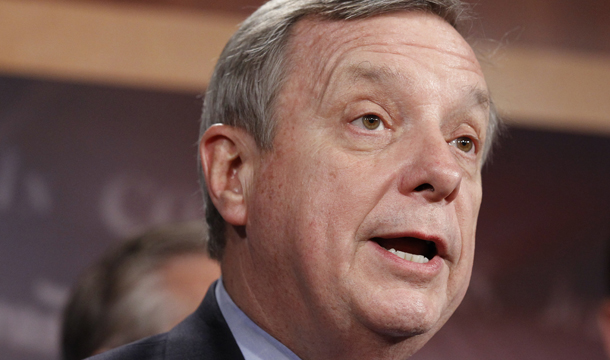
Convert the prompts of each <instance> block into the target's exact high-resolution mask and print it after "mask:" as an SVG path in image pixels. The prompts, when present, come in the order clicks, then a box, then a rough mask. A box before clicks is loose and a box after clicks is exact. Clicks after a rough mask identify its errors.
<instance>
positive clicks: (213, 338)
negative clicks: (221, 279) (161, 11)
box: [165, 281, 244, 360]
mask: <svg viewBox="0 0 610 360" xmlns="http://www.w3.org/2000/svg"><path fill="white" fill-rule="evenodd" d="M217 282H218V281H216V282H214V283H213V284H212V285H211V286H210V288H209V289H208V292H207V294H206V295H205V298H204V299H203V302H202V303H201V305H199V308H198V309H197V310H196V311H195V312H194V313H193V314H191V315H190V316H189V317H187V318H186V319H185V320H184V321H183V322H182V323H180V324H179V325H178V326H176V327H175V328H174V329H172V330H171V331H170V332H169V334H168V340H167V348H166V353H165V360H195V359H196V360H208V359H209V360H215V359H219V360H244V357H243V355H242V354H241V352H240V351H239V347H238V346H237V343H236V342H235V338H233V334H231V331H230V330H229V326H228V325H227V322H226V321H225V319H224V317H223V316H222V313H221V312H220V308H219V307H218V302H217V301H216V292H215V289H216V284H217Z"/></svg>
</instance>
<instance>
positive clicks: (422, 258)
mask: <svg viewBox="0 0 610 360" xmlns="http://www.w3.org/2000/svg"><path fill="white" fill-rule="evenodd" d="M388 251H389V252H391V253H392V254H394V255H396V256H398V257H399V258H402V259H405V260H409V261H412V262H416V263H420V264H425V263H427V262H428V261H430V260H428V258H426V257H425V256H423V255H415V254H410V253H407V252H402V251H400V250H396V249H390V250H388Z"/></svg>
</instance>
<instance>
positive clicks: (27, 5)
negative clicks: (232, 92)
mask: <svg viewBox="0 0 610 360" xmlns="http://www.w3.org/2000/svg"><path fill="white" fill-rule="evenodd" d="M240 20H241V18H240V17H238V16H230V15H228V14H223V15H218V14H210V13H200V12H185V11H176V10H170V9H162V8H156V9H153V8H146V7H137V6H136V7H134V6H124V5H112V4H111V5H106V4H97V3H86V4H84V3H72V2H68V3H63V2H37V1H0V49H2V51H0V70H1V71H3V72H8V73H15V74H29V75H36V76H43V77H54V78H63V79H72V80H84V81H95V82H103V83H114V84H125V85H135V86H151V87H158V88H170V89H179V90H188V91H193V90H194V91H201V90H202V89H203V88H204V87H205V84H206V83H207V79H208V78H209V75H210V74H211V72H212V69H213V65H214V63H215V58H216V57H217V56H218V54H219V53H220V51H221V50H222V47H223V46H224V44H225V43H226V41H227V40H228V38H229V37H230V36H231V34H232V33H233V32H234V31H235V29H236V26H237V24H238V23H239V21H240Z"/></svg>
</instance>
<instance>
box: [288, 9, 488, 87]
mask: <svg viewBox="0 0 610 360" xmlns="http://www.w3.org/2000/svg"><path fill="white" fill-rule="evenodd" d="M358 50H365V51H370V52H384V53H388V54H392V53H396V54H399V53H401V52H402V53H405V54H404V55H408V56H413V57H416V56H419V57H426V56H428V57H430V58H434V59H435V60H436V61H439V62H442V61H443V59H444V58H446V59H447V60H448V61H449V60H451V61H454V62H455V60H458V61H461V62H463V64H460V65H459V66H460V67H464V68H470V69H471V70H472V71H474V72H477V73H478V74H480V75H481V76H482V72H481V70H480V66H479V63H478V61H477V58H476V55H475V54H474V51H473V50H472V48H471V47H470V45H469V44H468V43H467V42H466V40H464V38H463V37H462V36H461V35H460V34H459V33H458V32H457V30H455V28H453V27H452V26H451V25H450V24H449V23H447V22H446V21H445V20H443V19H442V18H440V17H439V16H437V15H434V14H432V13H427V12H424V11H416V10H414V11H404V12H394V13H388V14H384V15H377V16H373V17H370V18H364V19H355V20H327V19H320V18H315V17H308V18H304V19H301V20H300V21H298V22H297V23H296V24H295V26H294V28H293V30H292V32H291V36H290V39H289V41H288V45H287V48H286V59H287V63H286V75H287V76H290V75H291V74H294V73H298V72H301V73H302V72H303V66H306V67H307V73H308V74H309V75H308V76H307V77H305V78H303V79H301V80H302V81H303V82H309V83H312V82H313V83H314V84H315V85H317V86H324V85H325V84H324V82H325V81H326V80H327V78H328V77H329V75H330V72H332V71H333V69H334V68H335V66H336V64H338V63H340V62H341V60H342V58H343V57H345V56H346V55H347V54H350V53H353V52H354V51H358ZM406 52H408V53H406Z"/></svg>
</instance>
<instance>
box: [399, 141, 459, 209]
mask: <svg viewBox="0 0 610 360" xmlns="http://www.w3.org/2000/svg"><path fill="white" fill-rule="evenodd" d="M420 140H421V141H418V142H417V146H416V148H415V149H414V147H413V146H411V147H410V149H409V150H407V151H409V152H410V155H409V161H407V162H406V164H404V168H403V169H401V170H402V171H401V174H400V180H399V187H400V189H399V190H400V192H401V193H402V194H404V195H407V196H417V197H422V198H424V199H425V200H426V201H427V202H433V203H437V202H442V201H445V202H447V203H450V202H452V201H453V200H455V198H456V197H457V195H458V193H459V191H460V185H461V183H462V177H463V169H462V167H461V166H460V165H459V163H458V162H457V159H456V157H455V154H454V152H453V151H452V149H451V148H450V145H449V144H447V142H446V141H445V140H444V139H443V138H440V137H439V138H436V139H435V138H424V139H420ZM411 145H415V144H413V143H411Z"/></svg>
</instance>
